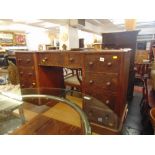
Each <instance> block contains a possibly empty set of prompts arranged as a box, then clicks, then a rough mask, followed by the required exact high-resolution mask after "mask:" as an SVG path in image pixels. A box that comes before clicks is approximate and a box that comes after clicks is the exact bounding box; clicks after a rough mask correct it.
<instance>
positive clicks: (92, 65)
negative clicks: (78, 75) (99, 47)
mask: <svg viewBox="0 0 155 155" xmlns="http://www.w3.org/2000/svg"><path fill="white" fill-rule="evenodd" d="M85 67H86V71H93V72H109V73H110V72H111V73H118V72H119V70H120V56H119V55H115V54H113V55H103V54H102V55H86V56H85Z"/></svg>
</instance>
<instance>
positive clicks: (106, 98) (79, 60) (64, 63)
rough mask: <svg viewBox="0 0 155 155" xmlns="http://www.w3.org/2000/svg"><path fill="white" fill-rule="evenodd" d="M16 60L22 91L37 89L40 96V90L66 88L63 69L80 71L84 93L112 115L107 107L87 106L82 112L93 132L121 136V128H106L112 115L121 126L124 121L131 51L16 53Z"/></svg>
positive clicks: (85, 105)
mask: <svg viewBox="0 0 155 155" xmlns="http://www.w3.org/2000/svg"><path fill="white" fill-rule="evenodd" d="M16 60H17V66H18V69H19V74H20V85H21V88H33V87H34V88H38V92H40V88H41V87H45V88H65V85H64V76H63V67H67V68H74V69H75V68H81V69H82V92H83V93H85V94H88V95H91V96H93V97H95V98H97V99H99V100H101V101H102V102H103V103H105V105H106V106H107V107H109V109H110V110H109V111H111V110H112V111H113V113H111V114H109V113H107V114H106V115H104V113H105V111H104V108H105V105H104V104H103V105H102V104H100V105H98V104H94V105H89V104H88V103H85V102H84V103H83V109H84V111H85V112H86V114H87V115H88V119H89V120H90V121H91V125H92V128H93V130H94V131H97V132H98V133H101V134H119V132H120V127H118V128H119V131H118V130H112V129H111V128H106V127H105V126H104V125H103V124H104V123H105V121H106V122H108V121H110V119H111V116H113V115H116V116H117V118H118V119H117V120H118V121H119V123H118V124H122V122H123V120H124V117H125V111H126V103H127V102H126V96H127V88H128V75H129V64H130V63H129V62H130V52H129V51H128V50H102V51H98V52H97V51H92V50H91V51H89V50H88V51H63V52H61V51H44V52H17V53H16ZM23 93H24V92H23ZM94 109H95V110H94ZM102 114H103V115H102ZM102 120H103V121H102Z"/></svg>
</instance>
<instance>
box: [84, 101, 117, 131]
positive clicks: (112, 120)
mask: <svg viewBox="0 0 155 155" xmlns="http://www.w3.org/2000/svg"><path fill="white" fill-rule="evenodd" d="M84 111H85V113H86V115H87V116H88V119H89V121H90V122H94V123H97V124H100V125H104V126H107V127H110V128H112V129H117V127H118V118H117V115H116V114H115V113H114V112H113V111H111V110H110V109H103V108H100V107H97V106H87V104H86V105H85V107H84Z"/></svg>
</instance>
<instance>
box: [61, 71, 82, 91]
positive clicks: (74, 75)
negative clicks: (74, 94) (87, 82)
mask: <svg viewBox="0 0 155 155" xmlns="http://www.w3.org/2000/svg"><path fill="white" fill-rule="evenodd" d="M64 83H65V86H66V87H70V88H71V90H78V91H81V90H82V73H81V69H68V68H64Z"/></svg>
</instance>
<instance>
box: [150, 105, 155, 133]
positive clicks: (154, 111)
mask: <svg viewBox="0 0 155 155" xmlns="http://www.w3.org/2000/svg"><path fill="white" fill-rule="evenodd" d="M150 119H151V124H152V127H153V130H154V135H155V108H151V110H150Z"/></svg>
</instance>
